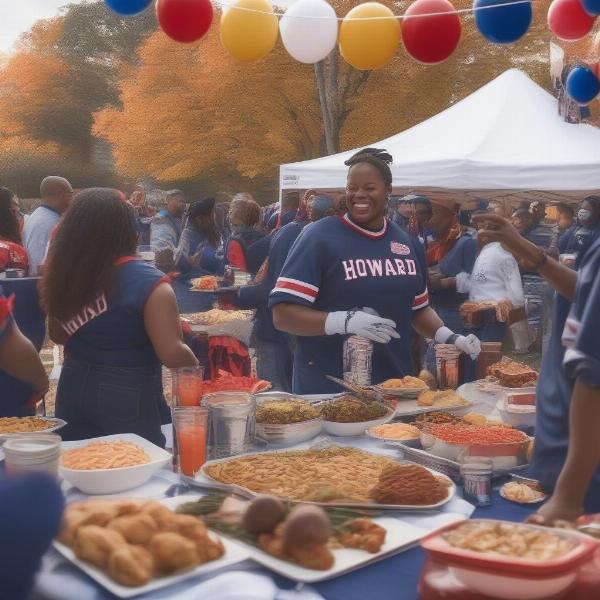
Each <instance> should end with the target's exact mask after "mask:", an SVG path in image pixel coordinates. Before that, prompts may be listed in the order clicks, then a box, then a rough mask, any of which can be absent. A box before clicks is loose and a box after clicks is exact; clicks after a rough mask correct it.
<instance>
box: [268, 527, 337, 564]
mask: <svg viewBox="0 0 600 600" xmlns="http://www.w3.org/2000/svg"><path fill="white" fill-rule="evenodd" d="M283 526H284V524H283V523H281V524H280V525H278V526H277V527H276V528H275V531H274V532H273V533H262V534H261V535H259V536H258V544H259V546H260V547H261V549H262V550H264V551H265V552H266V553H267V554H270V555H271V556H274V557H275V558H279V559H280V560H293V561H294V562H295V563H298V564H299V565H300V566H301V567H306V568H307V569H316V570H319V571H326V570H327V569H330V568H331V567H332V566H333V563H334V561H335V558H334V556H333V554H332V553H331V551H330V550H329V548H328V547H327V545H326V544H304V545H294V546H289V547H287V548H285V547H284V545H283Z"/></svg>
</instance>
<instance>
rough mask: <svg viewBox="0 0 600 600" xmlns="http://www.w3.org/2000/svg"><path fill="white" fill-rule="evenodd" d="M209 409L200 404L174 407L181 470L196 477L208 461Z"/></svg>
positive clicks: (174, 422) (174, 423) (174, 424)
mask: <svg viewBox="0 0 600 600" xmlns="http://www.w3.org/2000/svg"><path fill="white" fill-rule="evenodd" d="M207 421H208V410H207V409H206V408H202V407H199V406H194V407H177V408H174V409H173V426H174V427H175V435H176V438H177V451H178V457H179V472H180V473H182V474H183V475H187V476H188V477H194V476H195V475H196V473H198V471H199V470H200V468H201V467H202V465H203V464H204V463H205V462H206V429H207Z"/></svg>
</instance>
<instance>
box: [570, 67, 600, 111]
mask: <svg viewBox="0 0 600 600" xmlns="http://www.w3.org/2000/svg"><path fill="white" fill-rule="evenodd" d="M566 88H567V94H569V96H570V97H571V98H573V100H575V102H577V104H589V103H590V102H591V101H592V100H593V99H594V98H595V97H596V96H597V95H598V94H599V93H600V81H598V78H597V77H596V75H595V74H594V72H593V71H592V70H591V69H589V68H588V67H581V66H578V67H573V68H572V69H571V71H570V72H569V74H568V75H567V84H566Z"/></svg>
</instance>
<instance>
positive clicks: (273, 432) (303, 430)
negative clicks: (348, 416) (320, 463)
mask: <svg viewBox="0 0 600 600" xmlns="http://www.w3.org/2000/svg"><path fill="white" fill-rule="evenodd" d="M322 429H323V421H321V419H312V420H311V421H301V422H300V423H289V424H285V425H280V424H273V423H257V424H256V435H257V436H258V437H259V438H262V439H263V440H265V441H266V442H269V444H277V445H281V446H293V445H294V444H299V443H301V442H306V441H307V440H312V438H314V437H316V436H318V435H319V434H320V433H321V430H322Z"/></svg>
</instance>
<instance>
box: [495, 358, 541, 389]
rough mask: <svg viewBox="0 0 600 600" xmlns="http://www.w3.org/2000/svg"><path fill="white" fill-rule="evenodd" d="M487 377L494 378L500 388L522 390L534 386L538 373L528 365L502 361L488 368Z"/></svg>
mask: <svg viewBox="0 0 600 600" xmlns="http://www.w3.org/2000/svg"><path fill="white" fill-rule="evenodd" d="M488 375H491V376H492V377H496V378H497V379H498V382H499V383H500V385H501V386H503V387H507V388H522V387H528V386H534V385H535V384H536V382H537V379H538V376H539V374H538V372H537V371H534V370H533V369H532V368H531V367H529V366H528V365H525V364H523V363H519V362H516V361H513V360H503V361H500V362H497V363H494V364H493V365H490V366H489V367H488Z"/></svg>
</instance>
